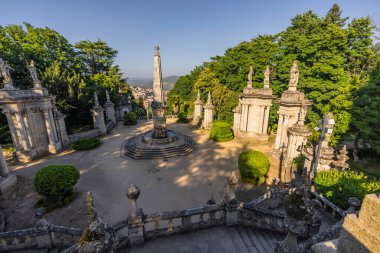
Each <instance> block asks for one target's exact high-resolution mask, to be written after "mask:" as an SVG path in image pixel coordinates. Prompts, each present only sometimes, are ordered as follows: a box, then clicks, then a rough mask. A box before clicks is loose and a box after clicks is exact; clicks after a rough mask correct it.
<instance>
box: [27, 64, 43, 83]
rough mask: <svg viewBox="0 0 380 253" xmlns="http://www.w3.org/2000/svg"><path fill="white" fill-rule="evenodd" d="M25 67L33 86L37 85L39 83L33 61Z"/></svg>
mask: <svg viewBox="0 0 380 253" xmlns="http://www.w3.org/2000/svg"><path fill="white" fill-rule="evenodd" d="M27 67H28V70H29V73H30V76H31V77H32V79H33V83H34V84H39V83H40V80H39V79H38V75H37V70H36V65H35V63H34V61H33V60H31V61H30V64H28V65H27Z"/></svg>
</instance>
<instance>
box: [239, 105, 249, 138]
mask: <svg viewBox="0 0 380 253" xmlns="http://www.w3.org/2000/svg"><path fill="white" fill-rule="evenodd" d="M241 107H242V112H241V118H240V130H241V131H243V132H246V131H247V121H248V109H249V108H248V105H247V104H242V105H241Z"/></svg>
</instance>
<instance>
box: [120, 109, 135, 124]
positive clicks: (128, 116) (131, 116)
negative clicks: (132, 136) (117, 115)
mask: <svg viewBox="0 0 380 253" xmlns="http://www.w3.org/2000/svg"><path fill="white" fill-rule="evenodd" d="M123 120H124V125H125V126H130V125H136V124H137V116H136V114H135V113H134V112H127V113H124V117H123Z"/></svg>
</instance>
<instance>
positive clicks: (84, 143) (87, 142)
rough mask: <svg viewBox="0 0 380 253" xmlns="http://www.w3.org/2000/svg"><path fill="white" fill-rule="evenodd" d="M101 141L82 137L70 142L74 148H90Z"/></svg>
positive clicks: (97, 145) (95, 146) (96, 145)
mask: <svg viewBox="0 0 380 253" xmlns="http://www.w3.org/2000/svg"><path fill="white" fill-rule="evenodd" d="M100 144H102V142H101V141H100V139H98V138H84V139H82V140H79V141H76V142H74V143H72V144H71V147H72V148H73V149H74V150H78V151H79V150H90V149H94V148H97V147H99V146H100Z"/></svg>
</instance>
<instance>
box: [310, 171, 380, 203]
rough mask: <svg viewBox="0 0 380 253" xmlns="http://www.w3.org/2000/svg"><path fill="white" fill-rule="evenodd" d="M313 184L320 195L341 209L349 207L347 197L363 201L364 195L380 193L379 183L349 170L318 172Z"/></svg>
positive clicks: (361, 173)
mask: <svg viewBox="0 0 380 253" xmlns="http://www.w3.org/2000/svg"><path fill="white" fill-rule="evenodd" d="M314 184H315V186H316V188H317V190H318V192H319V193H320V194H322V195H323V196H325V197H326V198H327V199H329V200H330V201H332V202H333V203H334V204H336V205H337V206H339V207H340V208H342V209H347V208H348V207H349V204H348V198H349V197H356V198H358V199H359V200H360V201H363V198H364V196H365V195H366V194H369V193H375V192H378V191H380V181H378V180H375V179H374V178H371V177H368V176H366V175H365V174H364V173H363V172H356V171H350V170H347V171H338V170H337V169H330V170H327V171H321V172H318V173H317V175H316V177H315V179H314Z"/></svg>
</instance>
